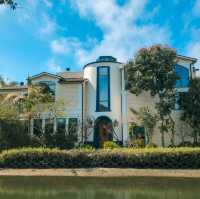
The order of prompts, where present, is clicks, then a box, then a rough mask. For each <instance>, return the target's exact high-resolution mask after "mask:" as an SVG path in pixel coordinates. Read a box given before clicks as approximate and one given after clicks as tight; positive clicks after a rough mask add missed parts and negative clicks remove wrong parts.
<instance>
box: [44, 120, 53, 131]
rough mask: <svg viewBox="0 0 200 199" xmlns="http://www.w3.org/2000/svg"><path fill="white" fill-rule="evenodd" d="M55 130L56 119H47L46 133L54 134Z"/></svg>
mask: <svg viewBox="0 0 200 199" xmlns="http://www.w3.org/2000/svg"><path fill="white" fill-rule="evenodd" d="M53 132H54V119H45V133H46V134H52V133H53Z"/></svg>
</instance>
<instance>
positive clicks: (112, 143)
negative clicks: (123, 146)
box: [103, 141, 120, 149]
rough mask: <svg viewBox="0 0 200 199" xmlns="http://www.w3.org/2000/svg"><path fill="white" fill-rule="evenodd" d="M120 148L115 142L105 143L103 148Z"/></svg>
mask: <svg viewBox="0 0 200 199" xmlns="http://www.w3.org/2000/svg"><path fill="white" fill-rule="evenodd" d="M119 147H120V146H119V145H118V144H116V143H115V142H112V141H106V142H104V143H103V148H104V149H117V148H119Z"/></svg>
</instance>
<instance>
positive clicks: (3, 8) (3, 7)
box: [0, 5, 8, 14]
mask: <svg viewBox="0 0 200 199" xmlns="http://www.w3.org/2000/svg"><path fill="white" fill-rule="evenodd" d="M6 10H8V6H6V5H0V14H4V13H5V11H6Z"/></svg>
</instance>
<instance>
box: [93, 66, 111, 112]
mask: <svg viewBox="0 0 200 199" xmlns="http://www.w3.org/2000/svg"><path fill="white" fill-rule="evenodd" d="M96 111H99V112H103V111H110V68H109V67H108V66H101V67H98V68H97V104H96Z"/></svg>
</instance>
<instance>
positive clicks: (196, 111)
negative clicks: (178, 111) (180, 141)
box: [182, 78, 200, 144]
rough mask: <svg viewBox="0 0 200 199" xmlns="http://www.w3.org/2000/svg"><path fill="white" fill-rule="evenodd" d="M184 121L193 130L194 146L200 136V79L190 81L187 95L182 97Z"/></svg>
mask: <svg viewBox="0 0 200 199" xmlns="http://www.w3.org/2000/svg"><path fill="white" fill-rule="evenodd" d="M182 106H183V114H182V119H183V121H185V122H187V124H189V126H190V127H191V128H192V129H193V130H192V134H191V136H192V137H193V139H194V144H196V143H197V142H198V137H199V135H200V79H199V78H195V79H192V80H191V81H190V85H189V91H188V94H187V95H184V97H182Z"/></svg>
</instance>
